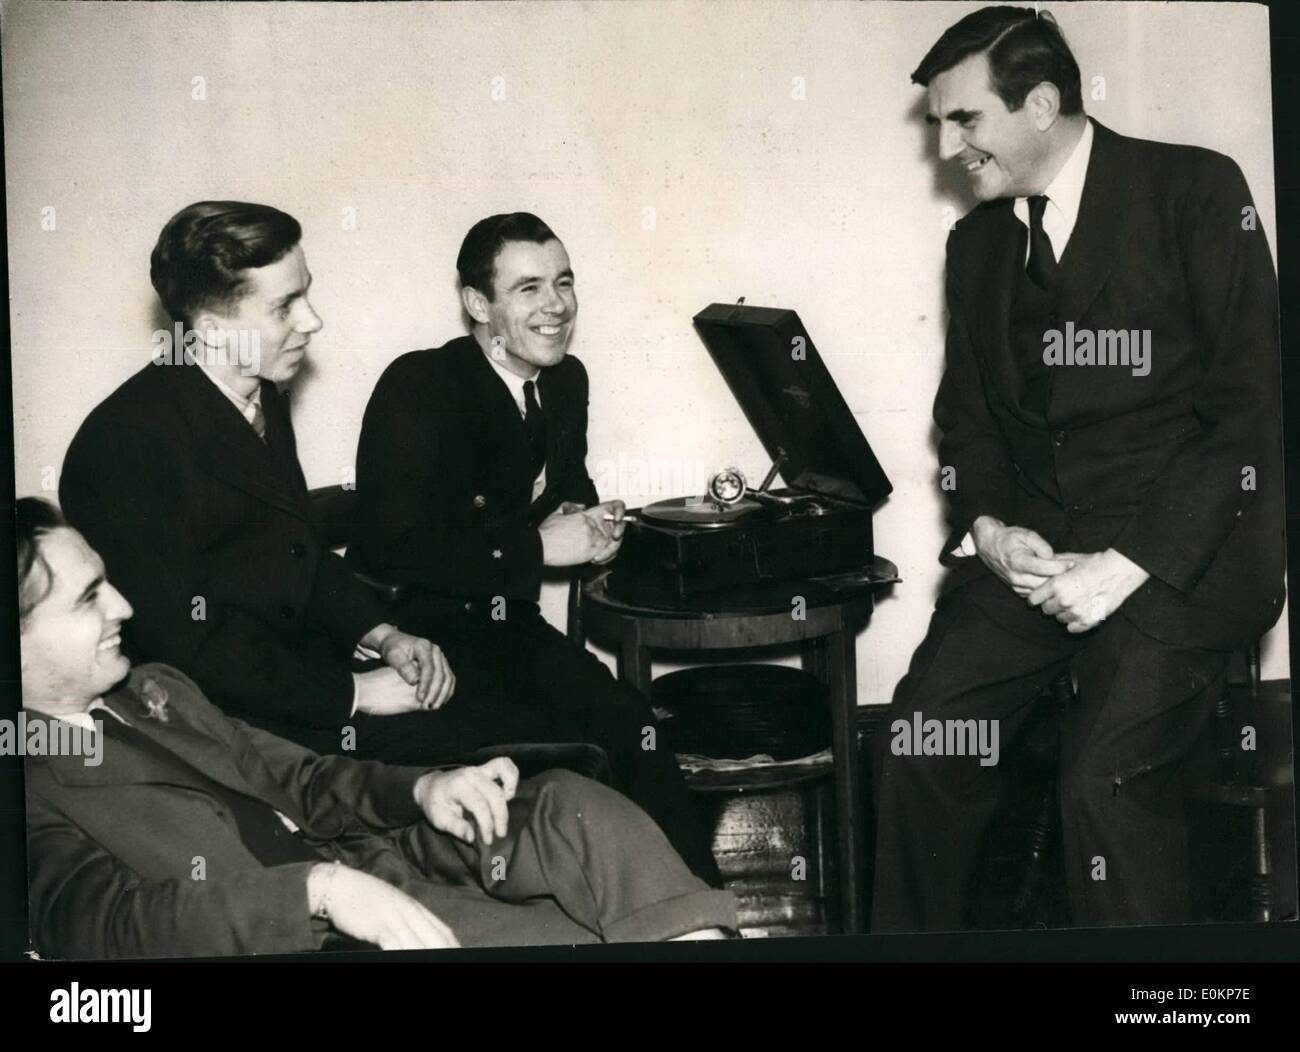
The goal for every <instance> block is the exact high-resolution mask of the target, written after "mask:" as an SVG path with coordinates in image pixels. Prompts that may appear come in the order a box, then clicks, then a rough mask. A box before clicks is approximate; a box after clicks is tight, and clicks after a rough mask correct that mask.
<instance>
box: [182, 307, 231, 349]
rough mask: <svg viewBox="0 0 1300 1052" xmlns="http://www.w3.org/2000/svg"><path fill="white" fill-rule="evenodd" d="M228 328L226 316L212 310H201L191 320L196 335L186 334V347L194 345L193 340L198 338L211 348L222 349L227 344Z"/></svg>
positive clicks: (191, 328)
mask: <svg viewBox="0 0 1300 1052" xmlns="http://www.w3.org/2000/svg"><path fill="white" fill-rule="evenodd" d="M227 328H228V324H227V321H226V319H225V318H222V317H220V316H219V315H217V314H214V313H213V312H212V311H210V310H203V311H199V313H198V314H196V315H194V319H193V320H192V321H191V322H190V330H191V331H192V332H194V333H195V334H196V335H195V336H190V335H189V334H188V333H187V334H186V338H185V343H186V349H188V348H189V347H190V346H193V344H192V343H191V341H193V340H195V339H197V340H199V341H201V342H202V343H203V345H204V346H205V347H207V348H208V349H210V350H213V351H219V350H221V349H222V348H224V347H225V346H226V331H227Z"/></svg>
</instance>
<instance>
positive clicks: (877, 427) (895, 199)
mask: <svg viewBox="0 0 1300 1052" xmlns="http://www.w3.org/2000/svg"><path fill="white" fill-rule="evenodd" d="M979 6H982V5H979V4H956V3H953V4H949V3H931V4H894V3H866V4H851V3H807V2H800V3H775V2H752V3H738V4H732V3H720V2H715V3H702V2H692V3H658V2H653V3H640V2H629V3H526V4H515V5H509V6H506V5H497V4H481V3H479V4H472V5H459V4H457V5H423V4H366V5H360V4H345V5H326V4H319V5H318V4H307V3H303V4H239V3H233V4H220V5H217V4H202V5H198V4H195V5H188V4H181V3H174V4H130V5H127V4H112V5H108V4H105V5H99V4H84V3H81V4H53V3H42V2H36V0H16V2H15V0H9V2H6V3H4V4H3V6H2V7H0V18H2V19H3V39H4V56H3V58H4V103H5V106H4V109H5V112H4V120H5V157H6V169H7V178H8V185H7V192H8V236H9V245H10V257H9V277H10V290H11V303H10V311H11V325H12V341H13V377H14V417H15V425H14V426H15V449H16V462H15V476H16V483H17V492H18V493H19V495H23V494H32V493H42V492H44V493H45V494H46V495H49V496H52V495H53V493H54V491H55V490H57V474H58V471H59V468H60V465H61V463H62V459H63V454H64V451H65V449H66V447H67V444H68V442H69V440H70V439H71V437H72V435H73V433H74V432H75V430H76V428H77V426H78V424H79V423H80V421H81V420H82V419H83V417H84V416H85V415H86V413H87V412H88V411H89V410H90V409H91V408H92V407H93V406H94V405H95V404H96V403H97V402H99V401H100V400H101V399H102V398H104V397H105V396H106V395H107V394H108V393H109V392H110V391H112V390H113V388H114V387H116V386H117V385H118V384H119V383H121V381H122V380H124V379H125V378H126V377H127V376H129V375H130V374H131V373H132V372H134V371H135V370H136V369H138V368H139V367H141V366H142V365H144V364H146V363H147V362H148V361H149V355H150V348H151V334H152V333H153V331H154V330H155V329H156V328H158V327H159V326H160V325H169V322H168V321H167V319H166V318H165V317H164V316H162V315H161V313H160V311H159V309H158V306H157V303H156V297H155V295H154V293H153V290H152V288H151V287H150V285H149V278H148V266H149V252H150V249H151V248H152V246H153V242H154V240H155V238H156V237H157V234H158V231H159V230H160V229H161V227H162V225H163V224H164V223H165V222H166V220H167V219H168V218H169V217H170V216H171V215H172V214H173V213H174V212H176V211H177V210H178V209H180V208H182V207H183V206H185V205H186V204H189V203H190V202H192V201H196V200H201V199H205V198H234V199H243V200H252V201H261V202H266V203H269V204H274V205H276V206H277V207H280V208H282V209H284V210H286V211H288V212H290V213H291V214H293V215H294V216H296V217H297V218H298V219H299V220H300V221H301V223H302V225H303V228H304V237H303V246H304V249H305V251H306V253H307V259H308V263H309V265H310V267H311V270H312V272H313V274H314V277H315V284H314V285H313V289H312V296H311V299H312V302H313V305H314V306H315V307H316V309H317V311H318V312H319V313H320V314H321V316H322V317H323V318H324V320H325V329H324V330H323V331H322V332H321V333H320V334H319V335H317V336H316V337H315V338H314V339H313V341H312V352H311V356H312V357H311V362H312V364H311V368H310V370H309V371H307V372H305V373H304V374H303V375H302V376H301V377H300V378H299V380H298V381H297V382H296V385H295V394H294V405H295V409H294V418H295V424H296V428H297V432H298V439H299V449H300V453H301V457H302V461H303V465H304V468H305V470H306V473H307V478H308V482H309V483H310V484H311V485H327V484H332V483H338V482H342V481H346V480H347V479H348V478H349V472H350V471H351V467H352V463H353V458H354V455H355V447H356V436H357V432H358V429H359V426H360V421H361V415H362V412H363V411H364V408H365V404H366V400H367V398H368V397H369V394H370V391H371V389H372V388H373V386H374V383H375V381H376V380H377V378H378V376H379V374H380V372H381V371H382V370H383V368H384V366H385V365H387V363H388V362H389V361H391V360H392V359H393V358H394V357H396V356H397V355H398V354H400V353H402V352H404V351H407V350H410V349H413V348H416V347H428V346H434V345H437V344H440V343H442V342H444V341H445V340H447V339H449V338H451V337H453V336H456V335H458V334H460V333H461V332H462V331H463V330H462V327H461V321H460V313H459V303H458V300H457V298H456V289H455V270H454V260H455V255H456V251H457V249H458V247H459V244H460V241H461V238H462V237H463V235H464V233H465V231H466V230H467V229H468V227H469V226H470V225H471V224H472V223H473V222H474V221H476V220H477V219H479V218H482V217H483V216H485V215H488V214H491V213H494V212H504V211H514V210H527V211H533V212H536V213H538V214H539V215H541V216H542V217H543V218H544V219H546V220H547V222H549V223H550V224H551V226H552V227H553V228H554V229H555V230H556V231H557V233H558V234H559V235H560V237H561V238H562V239H563V240H564V242H565V244H566V246H567V247H568V249H569V253H570V256H571V258H572V260H573V264H574V269H575V271H576V273H577V287H578V294H579V299H580V302H581V305H582V306H581V311H580V314H579V321H578V328H577V335H576V337H575V340H574V343H573V347H572V350H573V353H575V354H577V355H578V356H579V357H580V358H581V359H582V360H583V361H584V363H585V364H586V366H587V369H588V372H589V373H590V376H591V381H592V407H591V408H592V422H591V429H590V456H589V459H588V467H589V468H590V470H591V473H592V476H593V478H595V480H596V483H597V486H598V488H599V489H600V492H601V495H602V497H604V498H612V497H615V496H619V497H623V498H624V499H626V500H627V501H628V502H629V504H630V505H637V504H640V503H643V502H644V501H646V500H650V499H659V498H663V497H669V496H682V495H686V494H689V493H698V492H701V491H702V488H703V485H704V481H705V480H706V479H707V477H708V475H709V474H710V473H711V472H712V471H714V470H717V469H719V468H722V467H725V466H729V465H732V464H735V465H737V466H739V467H741V468H742V469H743V470H744V471H745V472H746V473H747V474H748V475H749V476H750V477H751V478H754V479H756V478H760V477H761V476H762V474H763V473H764V471H765V469H766V467H767V460H766V457H765V455H764V453H763V450H762V447H761V446H760V444H759V442H758V440H757V439H756V438H755V437H754V436H753V434H752V432H751V431H750V429H749V426H748V424H747V423H746V421H745V419H744V417H743V415H742V414H741V412H740V410H739V408H738V407H737V406H736V404H735V402H734V401H733V399H732V398H731V396H730V393H729V391H728V389H727V387H726V385H725V383H724V381H723V380H722V378H721V377H720V376H719V375H718V373H717V372H716V370H715V368H714V366H713V364H712V362H711V360H710V359H709V357H708V355H707V353H706V352H705V351H704V348H703V346H702V345H701V344H700V342H699V340H698V339H697V337H696V336H695V335H694V333H693V331H692V328H691V324H690V319H691V317H692V315H694V314H695V313H697V312H698V311H699V310H700V309H701V308H703V307H704V306H706V305H707V304H709V303H710V302H715V301H722V302H730V301H734V300H735V299H736V298H737V297H740V296H744V297H746V300H747V302H748V303H751V304H758V305H766V306H779V307H792V308H794V309H796V310H798V311H799V313H800V315H801V317H802V318H803V320H804V323H805V324H806V326H807V328H808V330H809V333H810V335H811V336H812V338H813V340H814V342H815V343H816V345H817V347H818V348H819V350H820V351H821V354H822V356H823V358H824V359H825V361H826V363H827V365H828V367H829V368H830V370H831V373H832V374H833V375H834V377H835V378H836V380H837V383H838V384H839V387H840V389H841V391H842V392H843V394H844V396H845V398H846V400H847V401H848V403H849V405H850V406H851V407H852V408H853V410H854V412H855V413H856V414H857V417H858V421H859V423H860V425H861V427H862V429H863V432H864V433H865V434H866V436H867V438H868V440H869V441H870V442H871V444H872V447H873V448H874V450H875V451H876V454H877V456H878V458H879V459H880V461H881V463H882V464H883V465H884V467H885V470H886V471H887V473H888V474H889V476H890V478H891V480H892V481H893V483H894V487H895V489H894V493H893V495H892V497H891V498H890V499H889V500H888V502H887V503H886V504H885V505H884V506H883V507H882V508H881V509H880V510H879V512H878V513H877V516H876V531H877V550H878V552H879V553H881V554H883V555H885V556H887V557H888V558H890V559H892V560H893V561H894V562H896V563H897V564H898V566H899V568H900V570H901V572H902V574H903V577H904V582H903V583H902V584H901V585H899V586H897V587H895V588H894V589H893V591H892V594H890V595H888V596H887V597H885V598H883V599H882V600H881V602H880V603H879V605H878V608H877V611H876V614H875V617H874V619H873V622H872V625H871V627H870V629H869V630H868V632H867V633H866V634H865V635H863V636H862V637H860V639H859V642H858V674H859V676H858V678H859V691H860V697H861V699H862V700H863V701H864V702H867V703H883V702H887V701H888V700H889V698H890V696H891V694H892V691H893V688H894V685H895V684H896V683H897V681H898V680H899V679H900V678H901V676H902V674H903V672H904V671H905V669H906V666H907V662H908V659H909V657H910V655H911V652H912V650H913V648H914V647H915V645H916V644H917V643H918V642H919V641H920V639H921V637H922V635H923V634H924V631H925V628H926V625H927V623H928V620H929V616H930V612H931V609H932V607H933V602H934V597H935V594H936V591H937V588H938V585H939V581H940V578H941V575H942V572H943V571H942V568H941V567H940V566H939V564H938V562H937V557H938V550H939V545H940V543H941V541H942V537H943V510H942V501H941V494H940V491H939V487H938V465H937V462H936V458H935V454H934V434H933V431H934V429H933V425H932V423H931V419H930V410H931V406H932V402H933V398H934V392H935V389H936V386H937V383H938V380H939V375H940V369H941V365H942V352H943V332H944V320H945V319H944V309H943V302H942V270H943V249H944V239H945V236H946V227H947V225H948V224H949V223H950V222H951V221H952V220H953V219H954V218H955V217H956V216H959V215H961V214H963V213H964V212H965V211H966V210H967V209H968V208H969V207H970V206H971V204H972V201H971V200H970V199H969V198H967V197H965V196H964V190H963V187H962V185H961V183H960V182H959V181H957V180H954V179H953V178H952V177H951V176H950V175H948V174H945V173H943V172H941V171H940V170H939V168H938V165H937V164H936V160H935V139H934V134H935V133H934V132H933V131H932V130H930V129H928V128H927V127H926V125H925V124H924V122H923V120H922V116H923V108H924V92H923V91H922V90H921V89H919V88H917V87H916V86H914V85H912V84H911V83H910V82H909V74H910V72H911V70H912V69H913V68H914V67H915V65H916V64H917V62H918V61H919V60H920V58H921V56H922V55H923V54H924V53H925V51H926V50H927V49H928V48H929V46H930V45H931V44H932V43H933V42H934V40H936V39H937V38H938V36H939V34H940V33H942V31H943V30H944V29H945V28H946V27H947V26H948V25H950V24H951V23H953V22H955V21H956V20H957V19H958V18H960V17H962V16H963V15H964V14H966V13H967V12H969V11H971V10H975V9H976V8H977V7H979ZM1048 9H1049V10H1053V11H1054V13H1055V14H1056V15H1057V17H1058V19H1059V21H1060V22H1061V25H1062V28H1063V29H1064V31H1065V34H1066V38H1067V40H1068V41H1069V42H1070V44H1071V47H1072V49H1073V50H1074V52H1075V55H1076V57H1077V59H1078V61H1079V65H1080V68H1081V71H1082V75H1083V89H1084V101H1085V107H1086V109H1087V110H1088V112H1089V113H1090V114H1092V115H1093V116H1095V117H1097V118H1098V119H1099V120H1100V121H1102V122H1103V123H1104V124H1106V125H1107V126H1109V127H1111V128H1112V129H1114V130H1116V131H1119V132H1122V133H1125V134H1129V135H1138V136H1143V137H1148V138H1154V139H1161V140H1165V141H1171V142H1187V143H1196V144H1199V145H1202V146H1207V147H1210V148H1213V149H1216V150H1219V151H1222V152H1224V153H1227V154H1229V155H1231V156H1232V157H1233V158H1234V159H1236V161H1237V162H1238V163H1239V164H1240V165H1241V167H1242V169H1243V170H1244V171H1245V174H1246V178H1247V180H1248V181H1249V183H1250V187H1251V189H1252V191H1253V194H1254V197H1255V201H1256V204H1257V205H1258V208H1259V213H1260V218H1261V221H1262V224H1263V227H1264V229H1265V231H1266V233H1267V235H1268V238H1269V242H1270V245H1275V229H1276V228H1275V226H1274V206H1273V157H1272V141H1271V127H1272V125H1271V106H1270V89H1269V53H1268V35H1267V33H1268V27H1267V18H1268V14H1267V11H1266V9H1264V8H1262V7H1255V6H1250V5H1245V4H1222V5H1221V4H1168V5H1156V4H1150V5H1148V4H1116V3H1105V4H1061V5H1056V6H1055V7H1050V6H1049V8H1048ZM197 78H201V79H197ZM50 209H53V212H52V213H51V212H50V211H49V210H50ZM51 216H53V219H54V226H55V228H54V229H52V230H50V229H45V227H47V226H49V220H50V217H51ZM1280 525H1281V524H1279V526H1280ZM165 528H166V524H163V523H160V524H159V529H165ZM544 606H545V609H546V612H547V614H548V616H550V617H552V619H553V620H555V621H556V622H557V623H561V624H562V623H563V608H562V607H563V594H562V590H561V589H560V587H559V586H548V591H547V593H546V596H545V604H544ZM1285 624H1286V615H1285V613H1284V614H1283V618H1282V620H1281V621H1280V622H1279V625H1280V626H1282V627H1279V628H1277V629H1275V630H1274V632H1273V633H1271V634H1270V636H1269V637H1268V638H1267V640H1266V643H1265V654H1264V661H1265V669H1264V672H1265V675H1266V676H1268V677H1286V676H1288V675H1289V663H1288V654H1287V640H1286V636H1285V628H1284V626H1285Z"/></svg>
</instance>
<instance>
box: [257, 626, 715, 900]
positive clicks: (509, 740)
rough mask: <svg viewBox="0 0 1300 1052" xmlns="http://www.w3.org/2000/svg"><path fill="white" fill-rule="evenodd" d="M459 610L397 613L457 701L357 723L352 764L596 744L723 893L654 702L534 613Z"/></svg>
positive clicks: (326, 735) (310, 740)
mask: <svg viewBox="0 0 1300 1052" xmlns="http://www.w3.org/2000/svg"><path fill="white" fill-rule="evenodd" d="M452 605H453V604H451V603H449V602H444V601H436V602H435V601H433V600H416V601H413V602H411V603H409V604H407V605H406V606H404V607H402V608H400V609H399V610H398V612H397V613H398V623H399V625H400V627H401V628H402V629H403V630H405V631H408V632H412V633H414V634H416V635H421V636H425V637H427V638H428V639H431V640H432V641H433V642H435V643H436V644H438V646H440V647H441V648H442V650H443V652H444V653H445V654H446V656H447V660H448V662H449V663H450V665H451V667H452V671H453V672H454V673H455V675H456V693H455V694H454V695H453V696H452V698H451V700H450V701H448V702H447V703H446V704H445V705H444V706H443V707H442V708H440V709H438V710H437V711H436V712H416V713H407V714H403V715H399V716H367V715H364V714H358V715H354V716H353V717H352V718H351V720H349V726H351V727H352V728H353V729H354V730H355V735H354V737H353V739H352V740H351V741H350V742H348V744H349V745H351V746H352V748H351V749H348V750H347V752H346V755H349V756H353V757H356V758H357V759H375V760H383V761H386V762H388V763H397V764H440V763H447V762H457V761H464V760H465V759H466V758H467V757H468V756H469V754H471V753H473V752H474V751H475V750H478V749H481V748H485V747H489V746H499V745H508V744H515V743H523V742H532V743H547V742H587V743H591V744H593V745H598V746H599V747H600V748H601V749H602V750H604V752H605V754H606V756H607V758H608V760H609V769H610V776H611V783H612V785H613V787H614V788H615V789H617V790H619V791H620V792H622V793H624V794H625V795H627V796H628V797H629V798H630V799H631V800H633V801H634V802H635V803H637V804H638V805H640V807H641V808H643V809H644V810H645V811H646V813H648V814H649V815H650V817H651V818H653V819H654V820H655V821H656V822H657V823H658V824H659V826H660V828H661V829H662V830H663V831H664V833H665V834H666V835H667V837H668V839H669V841H670V842H671V843H672V845H673V847H674V848H676V850H677V851H678V852H679V853H680V854H681V856H682V857H683V858H684V859H685V860H686V863H687V865H688V866H689V867H690V868H691V871H692V872H693V873H695V874H696V876H698V877H699V878H700V879H702V880H704V881H705V882H706V883H708V884H710V885H712V886H713V887H721V886H722V878H721V875H720V874H719V872H718V866H717V862H716V861H715V860H714V858H713V855H712V852H711V848H710V842H711V835H710V830H709V829H708V828H707V826H706V824H705V821H704V817H703V815H702V813H701V811H700V809H699V808H697V807H696V806H695V804H694V803H693V801H692V800H691V799H690V797H689V794H688V791H687V788H686V782H685V779H684V778H683V776H682V772H681V770H680V769H679V768H678V766H677V761H676V757H675V755H674V751H673V747H672V742H671V740H670V738H669V731H668V728H667V726H665V725H663V724H660V723H659V721H658V720H657V719H656V718H655V715H654V712H653V711H652V710H651V708H650V703H649V701H648V700H647V699H646V698H645V697H644V696H643V695H642V694H641V693H639V692H638V691H636V690H634V689H633V688H632V687H629V686H628V685H627V684H625V683H621V682H619V681H618V680H616V679H615V678H614V677H613V676H612V675H610V672H609V670H608V669H607V668H606V667H605V666H604V665H603V664H602V663H601V661H600V660H599V659H598V658H597V657H596V656H595V655H593V654H591V653H589V652H588V651H587V650H585V649H584V648H582V647H577V646H574V645H573V644H572V643H571V642H570V641H569V640H568V639H567V638H565V636H564V635H562V634H561V633H560V632H558V631H556V630H555V628H553V627H552V626H551V625H550V624H549V623H548V622H547V621H546V620H545V619H544V618H543V617H542V616H541V614H540V613H539V612H538V609H537V606H536V604H533V603H514V602H512V603H511V604H510V606H509V608H508V610H507V617H506V618H505V619H504V620H500V621H497V620H493V619H492V618H491V617H490V615H489V613H488V610H489V609H490V607H477V606H476V608H475V610H474V612H473V614H469V615H465V616H459V617H457V616H452V615H450V614H449V612H448V610H449V608H450V607H452ZM454 606H455V609H456V610H458V611H459V610H460V609H461V605H460V604H454ZM261 723H262V725H263V726H266V727H267V729H268V730H271V731H273V732H275V733H277V734H280V735H282V736H283V737H286V738H289V739H291V740H293V741H296V742H299V743H301V744H303V745H305V746H307V747H308V748H310V749H313V750H314V751H316V752H324V753H339V752H343V751H344V746H343V744H342V741H343V737H342V735H341V734H340V733H339V732H338V731H336V730H326V731H313V730H311V729H309V728H302V727H291V726H284V725H281V724H274V725H271V724H268V723H266V722H265V721H261Z"/></svg>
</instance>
